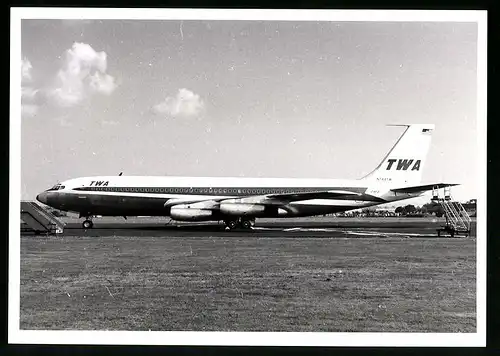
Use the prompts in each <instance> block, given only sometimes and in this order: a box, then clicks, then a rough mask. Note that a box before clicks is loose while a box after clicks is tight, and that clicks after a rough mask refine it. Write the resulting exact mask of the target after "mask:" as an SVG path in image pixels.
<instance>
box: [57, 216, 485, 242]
mask: <svg viewBox="0 0 500 356" xmlns="http://www.w3.org/2000/svg"><path fill="white" fill-rule="evenodd" d="M443 225H444V221H443V220H441V219H418V218H416V219H411V218H407V219H394V218H392V219H391V218H388V219H384V218H375V219H369V218H368V219H342V220H341V219H317V220H313V219H309V220H307V219H302V220H295V221H291V220H285V219H283V220H270V219H262V220H260V221H259V220H257V223H256V226H255V227H254V228H253V229H252V230H242V229H236V230H232V231H227V230H225V229H224V225H223V224H217V223H179V222H175V221H171V222H168V221H167V222H164V221H161V220H158V219H156V220H154V219H131V220H124V219H119V218H102V219H96V220H95V221H94V227H93V228H92V229H83V228H82V226H81V222H80V221H79V220H74V219H73V220H69V221H67V224H66V226H65V230H64V235H68V236H115V235H120V236H177V237H182V236H193V237H194V236H200V237H203V236H214V235H220V234H223V236H242V235H246V236H249V237H250V236H254V237H260V236H266V237H273V236H274V237H297V236H300V237H337V238H338V237H346V238H347V237H382V238H383V237H385V238H387V237H425V238H429V237H437V232H436V230H437V229H438V228H440V227H442V226H443ZM472 230H473V231H472V232H471V235H472V236H475V224H473V226H472Z"/></svg>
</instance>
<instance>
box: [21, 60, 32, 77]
mask: <svg viewBox="0 0 500 356" xmlns="http://www.w3.org/2000/svg"><path fill="white" fill-rule="evenodd" d="M32 69H33V66H32V65H31V62H30V61H29V60H28V59H27V58H24V59H23V60H21V80H22V81H23V82H26V81H28V82H29V81H31V79H32V78H31V70H32Z"/></svg>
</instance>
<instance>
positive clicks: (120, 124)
mask: <svg viewBox="0 0 500 356" xmlns="http://www.w3.org/2000/svg"><path fill="white" fill-rule="evenodd" d="M21 50H22V53H21V58H22V63H21V65H20V67H21V75H22V83H21V86H22V98H21V102H22V106H21V108H22V117H21V135H22V137H21V180H22V182H21V187H22V193H21V197H22V199H34V197H35V196H36V194H38V193H39V192H40V191H42V190H45V189H47V188H49V187H50V186H53V185H54V184H55V183H57V182H59V181H63V180H66V179H70V178H75V177H80V176H93V175H117V174H118V173H120V172H124V174H125V175H167V176H168V175H177V176H205V177H206V176H208V177H210V176H214V177H219V176H230V177H296V178H339V179H357V178H360V177H362V176H364V175H365V174H367V173H369V172H370V171H371V170H373V168H375V167H376V166H377V165H378V163H379V162H380V161H381V159H382V158H383V157H384V155H385V154H386V153H387V151H388V150H389V149H390V148H391V147H392V146H393V144H394V143H395V141H396V140H397V138H398V137H399V136H400V135H401V133H402V130H403V129H402V128H401V127H387V126H386V124H390V123H403V124H406V123H431V124H435V125H436V129H435V131H434V135H433V141H432V145H431V148H430V152H429V156H428V161H427V162H426V166H425V167H424V173H423V183H427V182H430V183H432V182H447V183H460V184H462V185H461V186H460V187H456V188H454V190H453V195H454V197H455V198H457V199H459V200H468V199H471V198H476V197H477V194H478V192H479V190H478V187H477V184H478V183H477V182H478V177H477V175H478V172H477V170H476V165H475V162H476V161H477V155H478V150H477V144H478V138H477V135H478V133H477V128H476V124H477V121H476V120H477V118H476V116H477V115H476V91H477V85H476V81H477V80H476V79H477V71H476V64H477V24H476V23H457V22H434V23H430V22H301V21H194V20H189V21H177V20H175V21H174V20H161V21H160V20H157V21H148V20H126V21H125V20H23V21H22V27H21ZM11 119H12V118H11ZM428 199H429V197H426V198H425V199H424V200H422V199H421V200H420V201H423V202H426V201H427V200H428ZM420 201H419V202H420Z"/></svg>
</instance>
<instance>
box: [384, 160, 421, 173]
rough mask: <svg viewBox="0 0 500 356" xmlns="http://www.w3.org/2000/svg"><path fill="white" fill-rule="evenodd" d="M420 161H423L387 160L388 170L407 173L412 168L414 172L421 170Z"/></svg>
mask: <svg viewBox="0 0 500 356" xmlns="http://www.w3.org/2000/svg"><path fill="white" fill-rule="evenodd" d="M420 161H421V160H419V159H418V160H416V161H415V160H413V159H395V158H391V159H388V160H387V168H386V170H388V171H389V170H391V169H393V170H394V169H396V170H397V171H401V170H403V171H406V170H408V168H410V167H411V170H412V171H418V170H420Z"/></svg>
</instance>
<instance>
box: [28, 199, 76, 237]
mask: <svg viewBox="0 0 500 356" xmlns="http://www.w3.org/2000/svg"><path fill="white" fill-rule="evenodd" d="M65 225H66V224H65V223H64V222H63V221H61V220H59V219H58V218H57V217H56V216H55V215H54V214H52V213H51V212H49V211H48V210H46V209H44V208H43V207H41V206H40V205H39V204H38V203H36V202H34V201H21V234H25V233H34V234H41V233H45V234H49V235H52V234H61V233H63V231H64V226H65Z"/></svg>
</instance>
